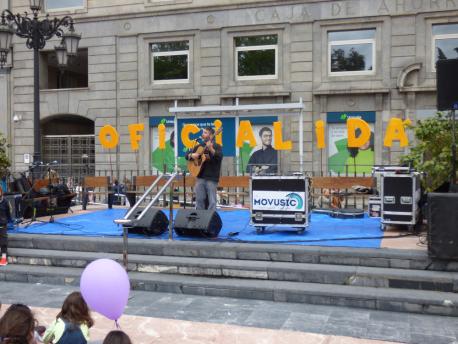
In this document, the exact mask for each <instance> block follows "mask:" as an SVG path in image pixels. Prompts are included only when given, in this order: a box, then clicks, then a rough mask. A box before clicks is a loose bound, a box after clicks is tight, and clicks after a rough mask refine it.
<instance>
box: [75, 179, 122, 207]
mask: <svg viewBox="0 0 458 344" xmlns="http://www.w3.org/2000/svg"><path fill="white" fill-rule="evenodd" d="M89 189H93V190H89ZM82 193H83V195H82V196H83V202H82V203H83V204H82V206H83V210H86V208H87V204H88V203H89V202H88V201H89V194H92V195H106V196H107V199H109V198H110V197H113V195H114V193H113V191H112V188H111V184H110V177H92V176H86V177H84V179H83V185H82ZM108 208H109V209H111V208H112V204H111V202H110V200H108Z"/></svg>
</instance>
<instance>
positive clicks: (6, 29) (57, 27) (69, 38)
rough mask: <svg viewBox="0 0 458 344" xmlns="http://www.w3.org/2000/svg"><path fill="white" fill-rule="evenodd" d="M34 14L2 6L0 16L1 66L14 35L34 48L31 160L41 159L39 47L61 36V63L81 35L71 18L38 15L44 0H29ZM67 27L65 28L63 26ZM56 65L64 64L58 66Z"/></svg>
mask: <svg viewBox="0 0 458 344" xmlns="http://www.w3.org/2000/svg"><path fill="white" fill-rule="evenodd" d="M29 1H30V9H31V10H32V13H33V16H32V17H29V16H28V14H27V12H26V13H25V14H24V15H20V14H13V13H12V12H10V11H9V10H4V11H3V12H2V14H1V20H0V68H3V66H4V65H5V64H6V59H7V55H8V52H9V51H10V49H11V43H12V40H13V36H14V35H16V36H19V37H21V38H25V39H26V40H27V41H26V46H27V48H29V49H33V68H34V73H33V76H34V78H33V92H34V99H33V102H34V111H33V135H34V141H33V150H34V152H33V160H34V161H35V162H39V161H41V129H40V80H39V78H40V69H39V68H40V65H39V50H41V49H43V48H44V47H45V45H46V41H47V40H49V39H51V38H53V37H54V36H56V37H60V38H62V41H61V45H60V46H59V48H58V49H56V54H57V56H58V58H59V55H60V57H61V61H62V63H63V62H65V64H66V62H67V56H76V54H77V52H78V43H79V40H80V39H81V35H79V34H77V33H76V32H75V28H74V27H73V18H71V17H70V16H65V17H63V18H62V19H58V18H54V19H49V15H46V17H45V18H44V19H42V20H39V19H38V12H39V11H40V10H41V9H42V8H43V0H29ZM64 27H65V28H68V32H65V33H64V31H63V28H64ZM62 48H65V49H66V53H67V56H65V57H63V56H62V55H63V51H62ZM59 67H63V65H62V66H59Z"/></svg>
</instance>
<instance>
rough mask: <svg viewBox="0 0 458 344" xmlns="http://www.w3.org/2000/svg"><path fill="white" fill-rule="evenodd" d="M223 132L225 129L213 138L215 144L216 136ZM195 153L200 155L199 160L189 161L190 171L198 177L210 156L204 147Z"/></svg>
mask: <svg viewBox="0 0 458 344" xmlns="http://www.w3.org/2000/svg"><path fill="white" fill-rule="evenodd" d="M222 131H223V128H222V127H221V128H219V129H218V130H217V131H216V132H215V134H213V137H212V138H211V140H212V141H213V142H214V139H215V137H216V135H218V134H220V133H221V132H222ZM194 153H197V154H199V158H197V159H192V160H189V161H188V170H189V173H190V174H191V176H193V177H197V176H198V175H199V173H200V170H201V169H202V166H203V164H204V162H205V161H207V159H208V154H206V153H207V148H206V147H203V146H199V147H198V148H197V150H196V151H195V152H194Z"/></svg>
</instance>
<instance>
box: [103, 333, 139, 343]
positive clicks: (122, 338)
mask: <svg viewBox="0 0 458 344" xmlns="http://www.w3.org/2000/svg"><path fill="white" fill-rule="evenodd" d="M103 344H132V342H131V340H130V338H129V336H128V335H127V334H125V333H124V332H123V331H111V332H110V333H108V334H107V336H106V337H105V339H104V340H103Z"/></svg>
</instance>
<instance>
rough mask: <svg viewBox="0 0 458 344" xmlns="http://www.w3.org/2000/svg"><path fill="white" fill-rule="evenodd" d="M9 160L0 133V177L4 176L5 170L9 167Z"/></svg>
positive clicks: (4, 140)
mask: <svg viewBox="0 0 458 344" xmlns="http://www.w3.org/2000/svg"><path fill="white" fill-rule="evenodd" d="M10 165H11V163H10V159H9V158H8V154H7V143H6V138H5V137H4V136H3V135H2V134H1V133H0V177H3V176H4V175H5V174H6V169H7V168H8V167H10Z"/></svg>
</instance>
